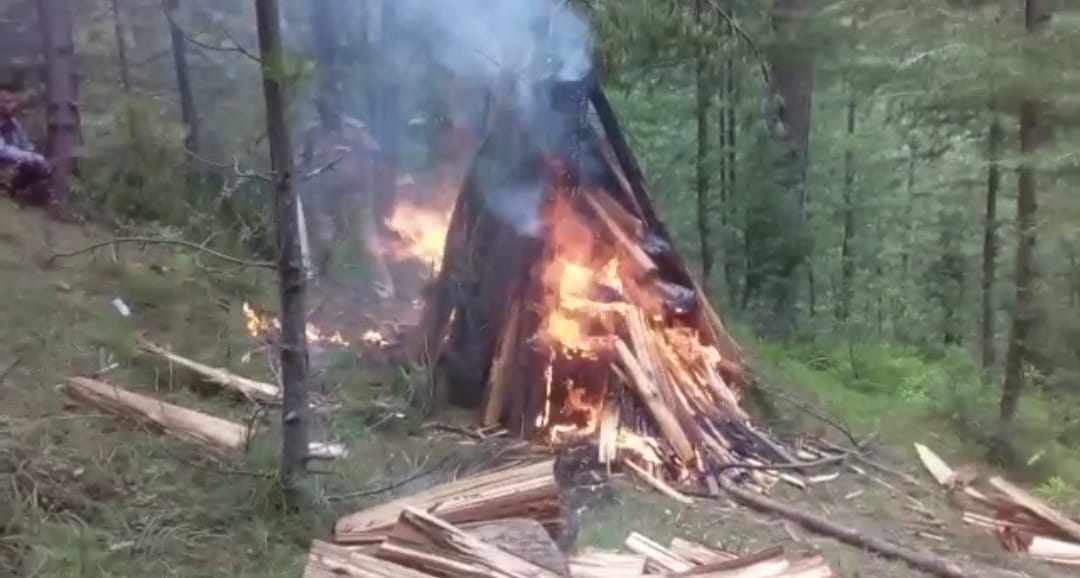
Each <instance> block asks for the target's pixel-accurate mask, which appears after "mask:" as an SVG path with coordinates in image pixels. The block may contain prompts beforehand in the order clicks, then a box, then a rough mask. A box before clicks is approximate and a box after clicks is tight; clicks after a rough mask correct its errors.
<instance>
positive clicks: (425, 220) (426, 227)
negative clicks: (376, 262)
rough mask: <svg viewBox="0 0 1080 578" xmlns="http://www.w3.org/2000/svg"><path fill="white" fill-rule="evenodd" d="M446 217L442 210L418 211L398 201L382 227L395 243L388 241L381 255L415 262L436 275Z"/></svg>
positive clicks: (410, 204)
mask: <svg viewBox="0 0 1080 578" xmlns="http://www.w3.org/2000/svg"><path fill="white" fill-rule="evenodd" d="M450 214H451V212H450V211H448V210H445V209H435V208H428V207H422V206H420V205H416V204H413V203H410V202H408V201H401V202H399V203H397V204H396V205H394V210H393V214H391V215H390V216H389V217H388V218H387V219H386V226H387V227H389V228H390V230H392V231H394V232H395V233H397V235H398V237H399V239H397V240H395V241H390V242H388V243H387V246H386V247H385V248H384V250H385V253H386V254H387V255H388V256H390V257H391V258H394V259H398V260H402V261H404V260H415V261H420V262H422V263H424V264H426V265H429V266H431V268H432V270H433V271H435V272H436V273H437V272H438V270H439V267H440V266H441V265H442V256H443V245H444V244H445V243H446V233H447V231H449V230H450Z"/></svg>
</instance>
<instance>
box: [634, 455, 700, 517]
mask: <svg viewBox="0 0 1080 578" xmlns="http://www.w3.org/2000/svg"><path fill="white" fill-rule="evenodd" d="M622 463H623V465H624V466H626V467H627V468H628V469H629V470H630V471H632V472H634V473H635V474H637V476H638V477H639V478H641V480H642V481H643V482H645V483H646V484H648V485H649V486H651V487H652V488H653V489H654V490H656V491H658V492H660V493H661V494H664V495H665V496H667V497H669V498H671V499H673V500H675V501H676V502H679V503H680V504H686V505H688V506H692V505H694V500H693V499H692V498H690V497H689V496H687V495H685V494H683V493H682V492H680V491H678V490H676V489H675V488H673V487H671V486H669V485H668V484H667V482H665V481H663V480H661V479H660V478H658V477H656V476H654V475H652V474H650V473H649V472H648V471H646V470H645V468H643V467H641V466H639V465H637V464H635V463H634V462H633V461H632V460H630V459H624V460H622Z"/></svg>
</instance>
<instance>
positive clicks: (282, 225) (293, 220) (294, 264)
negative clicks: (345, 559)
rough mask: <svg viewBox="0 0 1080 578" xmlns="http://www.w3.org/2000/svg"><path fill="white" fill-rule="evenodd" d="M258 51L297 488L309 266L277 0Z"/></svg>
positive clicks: (301, 466)
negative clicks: (299, 209)
mask: <svg viewBox="0 0 1080 578" xmlns="http://www.w3.org/2000/svg"><path fill="white" fill-rule="evenodd" d="M255 18H256V25H257V26H258V31H259V54H260V57H261V59H262V69H263V95H264V97H265V100H266V127H267V137H268V139H269V141H270V164H271V167H272V170H273V177H274V223H275V224H276V227H277V270H278V287H279V292H280V298H281V385H282V389H283V390H284V391H283V395H282V408H281V414H282V453H281V479H282V481H283V483H284V485H285V487H286V488H287V489H289V490H295V488H296V481H297V479H298V478H299V477H300V476H301V475H302V474H303V472H304V470H305V467H306V462H307V457H308V447H307V446H308V444H307V422H308V411H307V384H306V383H305V378H306V373H307V362H308V356H307V339H306V336H305V335H304V326H305V316H306V313H305V310H304V289H305V287H304V267H303V261H302V256H301V251H300V235H299V219H298V218H297V211H296V202H297V199H296V190H295V189H294V188H293V154H292V143H291V142H290V138H289V129H288V126H287V120H286V114H287V110H288V98H287V95H286V89H285V79H284V78H283V75H284V74H285V71H286V68H285V59H284V58H283V54H282V45H281V27H280V26H281V25H280V13H279V10H278V3H277V0H255Z"/></svg>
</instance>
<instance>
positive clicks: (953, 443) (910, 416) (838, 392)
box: [744, 338, 1080, 505]
mask: <svg viewBox="0 0 1080 578" xmlns="http://www.w3.org/2000/svg"><path fill="white" fill-rule="evenodd" d="M744 343H746V344H747V346H746V348H747V349H748V350H749V351H752V352H753V353H754V355H755V356H757V358H758V360H757V361H758V363H757V366H758V367H759V369H760V370H761V372H762V374H763V377H764V380H763V381H764V383H765V384H766V386H767V387H769V388H773V389H777V390H780V391H781V392H784V393H787V394H794V395H795V396H796V397H798V398H801V399H804V400H806V401H808V402H809V403H810V404H811V405H812V406H816V407H818V408H823V409H825V410H827V412H828V413H830V414H833V415H834V416H836V417H837V418H838V419H839V421H841V422H842V423H843V424H846V425H847V426H848V427H849V428H850V429H852V430H854V431H855V432H858V433H860V434H862V435H866V434H870V433H877V434H878V435H879V436H880V437H881V438H882V439H883V440H884V441H886V442H888V443H889V444H890V445H893V446H896V447H897V448H899V449H900V451H901V452H902V455H903V456H904V457H905V458H908V459H910V458H911V450H910V448H911V443H912V442H916V441H918V442H923V443H926V444H928V445H930V446H931V447H933V448H935V449H936V450H937V451H939V452H941V453H943V455H946V456H948V458H949V459H952V460H955V462H954V463H982V464H983V466H984V468H985V469H986V470H991V469H994V468H1004V469H1005V471H1006V473H1007V474H1008V475H1010V476H1012V477H1014V478H1016V479H1017V480H1019V481H1022V482H1025V483H1029V484H1033V485H1036V486H1037V487H1039V491H1041V492H1042V493H1043V494H1044V495H1045V496H1046V497H1048V498H1050V499H1053V500H1054V501H1056V502H1057V503H1059V504H1061V505H1075V504H1076V503H1078V502H1077V500H1078V496H1080V491H1078V490H1070V489H1069V488H1070V487H1071V488H1077V487H1080V448H1077V447H1075V446H1071V445H1068V443H1067V442H1066V441H1065V439H1064V438H1065V435H1064V434H1065V432H1064V431H1063V429H1062V421H1061V420H1059V419H1058V418H1057V417H1056V412H1059V411H1061V408H1060V407H1059V406H1060V405H1061V404H1063V403H1073V404H1077V403H1080V400H1078V399H1068V398H1061V397H1060V396H1055V397H1051V396H1049V395H1046V394H1044V393H1042V392H1041V391H1039V390H1038V389H1034V388H1032V389H1029V390H1028V391H1026V392H1025V395H1024V398H1023V401H1022V404H1021V411H1020V414H1019V416H1018V417H1017V420H1016V423H1015V425H1014V427H1013V429H1012V431H1011V433H1010V439H1011V440H1012V442H1013V446H1014V449H1015V452H1014V457H1013V459H1012V460H1010V461H1008V462H1005V463H1002V462H997V463H994V464H988V463H986V460H987V456H988V455H989V453H990V452H989V450H990V448H991V446H992V442H993V440H994V436H995V434H996V432H997V427H998V423H999V422H998V416H997V400H998V395H999V393H1000V391H999V390H998V388H997V386H996V385H990V384H987V383H986V382H985V381H984V380H983V378H982V376H981V373H980V370H979V368H978V367H977V366H976V365H975V363H974V362H973V360H972V358H971V356H970V354H969V353H968V352H966V351H963V350H959V349H957V350H952V351H949V352H947V353H946V354H945V355H943V356H940V357H937V358H929V357H927V356H924V355H922V354H920V353H919V352H918V351H917V350H915V349H914V348H906V347H898V346H891V345H879V344H872V343H870V344H868V343H864V344H842V345H835V346H821V345H817V344H801V345H797V346H794V347H788V348H783V347H779V346H777V345H774V344H767V343H761V342H747V341H745V338H744ZM773 403H775V404H776V406H777V407H779V408H782V409H783V410H784V411H783V414H784V415H785V416H787V417H790V418H793V421H794V423H795V425H794V426H793V427H794V429H796V430H797V431H807V430H809V431H811V432H821V433H824V432H825V431H826V430H828V429H830V428H829V426H826V425H824V424H822V423H821V422H820V421H819V420H815V419H814V418H812V417H809V416H807V415H805V414H804V413H802V412H799V411H798V410H797V409H795V408H794V407H793V406H792V405H791V404H790V403H788V402H786V401H784V400H782V399H779V398H776V397H774V398H773ZM830 433H831V434H835V432H830ZM833 437H834V439H835V436H833Z"/></svg>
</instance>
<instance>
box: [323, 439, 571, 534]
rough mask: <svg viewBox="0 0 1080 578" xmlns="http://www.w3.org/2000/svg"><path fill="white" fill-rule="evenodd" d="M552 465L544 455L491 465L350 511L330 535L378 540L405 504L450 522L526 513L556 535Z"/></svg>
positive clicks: (557, 516)
mask: <svg viewBox="0 0 1080 578" xmlns="http://www.w3.org/2000/svg"><path fill="white" fill-rule="evenodd" d="M554 465H555V462H554V460H548V461H544V462H540V463H535V464H528V465H524V466H517V467H513V468H506V469H501V470H496V471H493V472H488V473H485V474H481V475H478V476H474V477H470V478H464V479H461V480H456V481H453V482H449V483H446V484H442V485H439V486H435V487H434V488H431V489H429V490H427V491H424V492H421V493H419V494H415V495H413V496H407V497H403V498H400V499H397V500H393V501H390V502H387V503H385V504H380V505H378V506H374V507H372V508H369V509H366V510H362V511H360V512H357V513H355V514H350V515H348V516H345V517H343V518H341V519H340V520H338V522H337V524H336V525H335V528H334V541H335V542H337V543H339V544H370V543H374V542H378V541H380V540H382V539H383V538H384V537H385V536H386V533H387V532H388V531H389V530H390V528H392V527H393V526H394V524H396V523H397V521H398V517H399V516H400V515H401V512H402V511H403V510H404V509H405V508H407V507H410V506H412V507H416V508H423V509H425V510H429V511H431V513H432V514H434V515H437V516H439V517H441V518H443V519H445V520H447V521H448V522H450V523H452V524H466V523H470V522H486V521H490V520H498V519H502V518H514V517H528V518H533V519H535V520H537V521H538V522H540V523H541V524H543V525H544V527H545V528H547V529H548V531H549V532H550V533H552V534H553V535H556V534H557V532H558V528H559V526H560V525H561V524H562V509H561V505H560V503H559V490H558V485H557V483H556V480H555V473H554Z"/></svg>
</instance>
